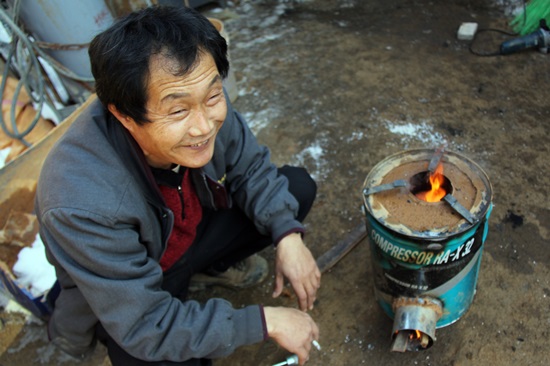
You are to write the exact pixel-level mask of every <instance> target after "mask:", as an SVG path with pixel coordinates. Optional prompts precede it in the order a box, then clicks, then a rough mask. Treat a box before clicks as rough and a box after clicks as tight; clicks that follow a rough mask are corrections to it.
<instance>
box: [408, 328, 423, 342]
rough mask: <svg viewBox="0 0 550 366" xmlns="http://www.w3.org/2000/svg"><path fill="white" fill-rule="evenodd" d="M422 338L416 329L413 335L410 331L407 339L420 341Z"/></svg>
mask: <svg viewBox="0 0 550 366" xmlns="http://www.w3.org/2000/svg"><path fill="white" fill-rule="evenodd" d="M420 338H422V333H420V331H419V330H418V329H415V330H414V333H413V332H412V331H411V333H410V334H409V339H411V340H412V339H420Z"/></svg>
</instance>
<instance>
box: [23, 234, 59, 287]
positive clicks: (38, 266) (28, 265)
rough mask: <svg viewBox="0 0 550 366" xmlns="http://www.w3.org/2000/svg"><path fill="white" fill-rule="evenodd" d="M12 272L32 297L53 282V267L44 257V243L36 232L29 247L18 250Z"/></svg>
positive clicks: (54, 278)
mask: <svg viewBox="0 0 550 366" xmlns="http://www.w3.org/2000/svg"><path fill="white" fill-rule="evenodd" d="M13 274H14V275H15V277H16V278H17V283H18V284H19V285H20V286H22V287H25V288H27V289H28V290H29V291H30V293H31V294H32V295H33V296H34V297H38V296H40V295H43V294H44V293H45V292H46V291H48V290H49V289H51V287H52V286H53V284H54V283H55V280H56V276H55V269H54V267H53V266H52V265H51V264H50V263H49V262H48V260H47V259H46V253H45V248H44V243H42V240H41V239H40V236H39V235H38V234H37V235H36V239H35V241H34V243H33V244H32V246H31V247H26V248H23V249H22V250H21V251H20V252H19V256H18V257H17V262H16V263H15V265H14V266H13Z"/></svg>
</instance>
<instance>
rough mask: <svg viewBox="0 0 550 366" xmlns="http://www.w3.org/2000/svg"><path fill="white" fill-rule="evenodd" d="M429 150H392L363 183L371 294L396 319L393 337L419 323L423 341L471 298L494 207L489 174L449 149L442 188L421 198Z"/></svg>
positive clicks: (456, 316)
mask: <svg viewBox="0 0 550 366" xmlns="http://www.w3.org/2000/svg"><path fill="white" fill-rule="evenodd" d="M434 156H437V153H436V152H434V150H430V149H421V150H408V151H404V152H401V153H398V154H395V155H392V156H390V157H388V158H386V159H384V160H382V161H381V162H380V163H378V164H377V165H376V166H375V167H374V168H373V169H372V170H371V172H370V173H369V174H368V176H367V178H366V180H365V183H364V186H363V196H364V212H365V216H366V226H367V233H368V238H369V244H370V249H371V262H372V269H373V274H374V285H375V286H374V287H375V296H376V299H377V301H378V303H379V304H380V306H381V307H382V309H383V310H384V312H385V313H386V314H388V315H389V316H390V317H391V318H393V319H394V328H395V329H394V341H395V333H396V332H399V330H406V331H411V332H412V331H415V330H420V331H421V333H422V334H425V335H426V336H428V339H427V341H426V339H425V340H424V342H421V343H422V346H423V348H427V347H429V346H431V344H432V343H433V340H435V328H439V327H443V326H447V325H449V324H452V323H453V322H455V321H457V320H458V319H459V318H460V317H461V316H462V315H463V314H464V313H465V312H466V310H467V309H468V308H469V306H470V304H471V303H472V301H473V298H474V294H475V289H476V283H477V277H478V271H479V266H480V263H481V255H482V249H483V244H484V242H485V239H486V236H487V232H488V223H487V219H488V217H489V215H490V212H491V207H492V204H491V199H492V188H491V185H490V183H489V180H488V178H487V176H486V174H485V173H484V172H483V171H482V170H481V168H480V167H479V166H477V165H476V164H474V163H473V162H472V161H470V160H469V159H467V158H466V157H464V156H461V155H458V154H456V153H453V152H445V153H444V154H443V155H441V156H437V163H439V164H441V165H442V168H443V175H444V178H445V182H446V183H445V187H446V190H447V196H445V198H444V199H442V200H441V201H438V202H426V201H423V200H421V199H419V198H418V197H417V195H416V194H415V190H416V187H417V185H418V181H419V179H420V178H422V179H420V180H423V179H424V177H425V176H427V175H428V173H429V172H430V170H431V169H432V168H433V167H432V165H433V162H434ZM419 177H420V178H419ZM434 304H436V305H437V304H439V305H437V306H440V307H441V309H440V310H441V311H438V310H434V309H436V308H437V306H435V307H434ZM422 319H423V320H422ZM432 323H433V324H432ZM398 341H399V340H398ZM398 348H399V347H398Z"/></svg>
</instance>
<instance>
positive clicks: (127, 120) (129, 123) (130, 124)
mask: <svg viewBox="0 0 550 366" xmlns="http://www.w3.org/2000/svg"><path fill="white" fill-rule="evenodd" d="M107 109H108V110H109V112H111V114H112V115H113V116H115V118H116V119H118V121H119V122H120V123H122V125H123V126H124V127H125V128H126V129H127V130H128V131H132V129H134V128H135V127H136V123H135V121H134V120H133V118H131V117H128V116H127V115H125V114H123V113H121V112H120V111H119V110H118V109H117V108H116V107H115V105H114V104H109V105H108V106H107Z"/></svg>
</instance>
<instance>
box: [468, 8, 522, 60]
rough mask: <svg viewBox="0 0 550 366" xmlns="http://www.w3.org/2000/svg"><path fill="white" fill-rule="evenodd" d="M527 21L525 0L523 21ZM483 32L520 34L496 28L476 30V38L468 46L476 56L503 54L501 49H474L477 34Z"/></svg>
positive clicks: (513, 35)
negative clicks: (488, 50)
mask: <svg viewBox="0 0 550 366" xmlns="http://www.w3.org/2000/svg"><path fill="white" fill-rule="evenodd" d="M526 21H527V1H526V0H523V22H524V23H525V22H526ZM483 32H496V33H501V34H504V35H507V36H510V37H515V36H517V35H518V33H511V32H506V31H504V30H501V29H494V28H486V29H480V30H478V31H477V32H476V34H475V35H474V38H473V39H472V42H470V46H469V47H468V49H469V50H470V52H471V53H473V54H474V55H476V56H482V57H492V56H500V55H501V53H500V50H498V51H496V52H480V51H476V50H474V42H475V40H476V38H477V35H478V34H479V33H483Z"/></svg>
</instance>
